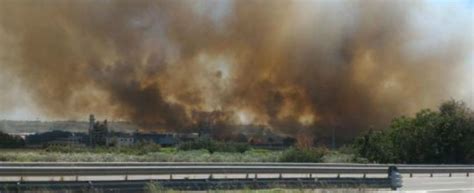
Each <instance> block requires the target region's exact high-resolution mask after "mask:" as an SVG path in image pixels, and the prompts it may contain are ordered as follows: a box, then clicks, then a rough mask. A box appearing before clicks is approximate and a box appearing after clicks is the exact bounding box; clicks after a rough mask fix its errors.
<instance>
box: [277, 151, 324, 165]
mask: <svg viewBox="0 0 474 193" xmlns="http://www.w3.org/2000/svg"><path fill="white" fill-rule="evenodd" d="M327 153H328V150H327V149H325V148H304V149H297V148H290V149H288V150H286V151H285V152H283V154H282V155H281V157H280V160H279V161H280V162H322V161H323V157H324V156H325V155H326V154H327Z"/></svg>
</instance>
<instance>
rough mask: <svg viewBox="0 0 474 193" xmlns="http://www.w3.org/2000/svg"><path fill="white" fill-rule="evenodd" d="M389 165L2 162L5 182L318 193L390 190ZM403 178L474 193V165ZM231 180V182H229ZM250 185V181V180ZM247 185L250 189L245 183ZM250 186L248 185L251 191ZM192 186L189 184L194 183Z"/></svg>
mask: <svg viewBox="0 0 474 193" xmlns="http://www.w3.org/2000/svg"><path fill="white" fill-rule="evenodd" d="M388 166H389V165H378V164H305V163H301V164H299V163H6V162H4V163H1V162H0V183H4V184H5V183H11V182H17V183H19V184H28V183H30V182H34V183H43V184H44V183H53V182H58V183H59V182H61V183H62V182H68V183H81V182H103V181H110V183H112V184H113V183H117V184H118V183H124V182H125V183H135V182H140V181H144V182H147V181H150V180H156V181H160V180H161V182H167V183H172V184H171V186H179V184H180V183H187V182H186V181H192V180H197V181H195V182H196V183H200V184H201V185H200V187H201V188H202V187H207V185H206V186H203V185H202V184H204V183H211V182H213V181H216V183H236V182H238V183H247V185H249V183H250V184H251V185H255V183H256V181H258V182H259V186H262V187H265V186H266V184H265V183H266V182H268V184H272V183H275V182H282V181H284V182H285V183H289V184H295V182H299V183H303V182H304V183H306V184H307V185H308V184H309V186H308V187H312V188H318V187H320V185H321V184H335V185H337V184H344V185H346V186H347V185H348V184H349V185H350V186H357V184H365V185H366V186H368V187H379V188H382V187H383V188H382V189H390V187H391V186H390V178H388V177H387V176H388V175H387V169H388ZM396 166H397V167H398V168H399V171H400V173H401V174H402V178H403V187H402V188H401V189H400V190H401V191H430V192H432V191H435V192H436V191H467V192H471V191H472V192H474V177H473V175H474V166H473V165H396ZM229 180H231V181H229ZM248 180H250V181H248ZM244 185H245V184H244ZM247 185H245V186H247ZM188 186H189V184H188Z"/></svg>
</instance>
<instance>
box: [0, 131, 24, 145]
mask: <svg viewBox="0 0 474 193" xmlns="http://www.w3.org/2000/svg"><path fill="white" fill-rule="evenodd" d="M24 146H25V141H24V140H23V139H22V138H20V137H15V136H11V135H8V134H6V133H3V132H1V131H0V148H20V147H24Z"/></svg>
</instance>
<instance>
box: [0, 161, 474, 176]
mask: <svg viewBox="0 0 474 193" xmlns="http://www.w3.org/2000/svg"><path fill="white" fill-rule="evenodd" d="M389 166H390V165H387V164H380V165H379V164H325V163H322V164H314V163H185V162H180V163H174V162H156V163H140V162H133V163H85V162H82V163H67V162H62V163H44V162H43V163H31V162H30V163H12V162H3V163H0V176H19V175H22V176H62V175H73V176H76V175H150V174H246V173H259V174H260V173H261V174H279V173H284V174H291V173H293V174H310V173H314V174H317V173H321V174H330V173H335V174H383V173H386V172H387V168H388V167H389ZM394 166H396V167H397V168H398V169H399V171H400V173H402V174H410V176H412V175H413V174H421V173H423V174H431V175H433V174H439V173H446V174H452V173H465V174H466V175H467V176H469V175H470V173H473V172H474V165H394Z"/></svg>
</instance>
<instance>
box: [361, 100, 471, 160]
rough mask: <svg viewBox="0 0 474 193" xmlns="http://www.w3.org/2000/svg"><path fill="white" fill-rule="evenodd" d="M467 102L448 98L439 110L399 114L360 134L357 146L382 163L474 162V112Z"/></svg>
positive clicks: (372, 158) (368, 157) (366, 155)
mask: <svg viewBox="0 0 474 193" xmlns="http://www.w3.org/2000/svg"><path fill="white" fill-rule="evenodd" d="M473 114H474V113H473V112H472V111H471V110H470V109H468V108H467V107H466V105H465V104H464V103H460V102H456V101H448V102H445V103H443V104H442V105H441V106H440V107H439V111H437V112H434V111H431V110H422V111H420V112H419V113H417V114H416V116H415V117H414V118H410V117H400V118H397V119H395V120H393V122H392V124H391V125H390V127H389V128H387V129H385V130H383V131H372V130H370V131H369V132H368V133H366V134H364V135H363V136H362V137H360V138H358V139H357V140H356V142H355V145H354V147H355V148H356V150H357V152H358V153H359V154H360V155H361V156H363V157H365V158H367V159H368V160H370V161H375V162H382V163H444V164H447V163H474V148H473V147H474V116H473Z"/></svg>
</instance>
